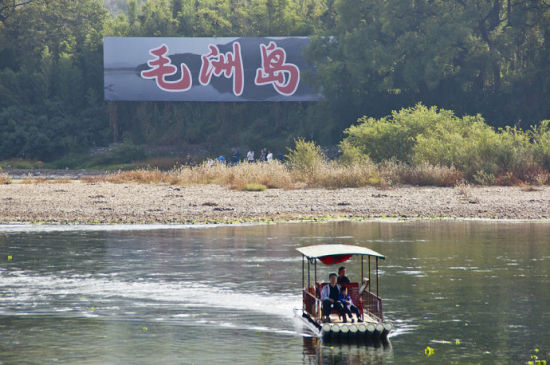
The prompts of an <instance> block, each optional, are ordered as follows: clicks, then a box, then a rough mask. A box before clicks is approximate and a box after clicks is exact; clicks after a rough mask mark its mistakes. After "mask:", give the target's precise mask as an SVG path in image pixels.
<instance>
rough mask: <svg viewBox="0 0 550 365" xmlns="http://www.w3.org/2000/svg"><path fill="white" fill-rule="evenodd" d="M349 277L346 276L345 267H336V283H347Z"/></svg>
mask: <svg viewBox="0 0 550 365" xmlns="http://www.w3.org/2000/svg"><path fill="white" fill-rule="evenodd" d="M349 283H350V281H349V278H348V277H347V276H346V267H345V266H340V268H339V269H338V284H349Z"/></svg>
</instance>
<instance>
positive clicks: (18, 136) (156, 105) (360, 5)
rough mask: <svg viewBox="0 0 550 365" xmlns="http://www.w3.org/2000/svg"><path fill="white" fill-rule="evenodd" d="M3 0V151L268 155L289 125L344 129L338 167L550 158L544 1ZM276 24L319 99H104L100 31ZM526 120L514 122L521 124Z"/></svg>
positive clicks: (150, 32)
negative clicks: (303, 46)
mask: <svg viewBox="0 0 550 365" xmlns="http://www.w3.org/2000/svg"><path fill="white" fill-rule="evenodd" d="M3 3H6V4H8V5H10V6H9V7H7V8H2V9H0V141H1V143H0V159H2V160H3V159H12V158H24V159H39V160H43V161H51V160H56V159H59V158H60V157H63V156H69V157H68V159H74V160H75V161H74V165H77V162H78V165H81V166H85V165H86V162H85V161H76V160H78V159H80V158H82V159H85V158H86V157H84V156H85V154H86V152H87V151H88V149H89V148H90V147H95V146H106V145H109V144H110V143H112V142H115V143H120V142H121V141H126V142H128V143H131V144H137V145H190V144H200V145H203V146H207V148H208V149H209V150H211V151H215V152H218V151H220V150H222V149H227V148H228V147H234V146H246V147H248V148H253V149H255V150H258V149H260V148H263V147H267V148H270V149H272V150H273V151H274V152H275V154H277V152H279V151H282V150H283V149H284V147H285V146H288V145H290V144H291V143H292V141H293V140H294V139H295V138H296V136H306V137H307V139H308V140H312V141H315V142H316V143H318V144H322V145H326V144H336V143H338V141H340V140H341V139H342V137H343V136H344V135H343V134H342V131H344V130H345V131H346V134H345V135H346V136H347V137H346V138H345V140H344V142H342V143H341V144H340V149H341V157H340V161H341V163H344V164H348V165H349V166H351V165H354V164H361V161H364V160H365V157H364V156H367V155H368V156H370V158H371V159H372V160H373V161H375V162H380V161H384V160H386V159H391V158H396V159H398V160H399V161H404V162H406V163H408V164H410V165H411V164H412V165H415V164H416V165H418V164H420V163H421V162H424V161H425V162H428V163H430V164H432V165H435V166H447V167H452V166H454V167H455V168H457V169H459V170H463V171H464V173H465V175H466V177H467V178H469V179H473V178H474V176H478V177H479V176H485V177H484V179H485V180H487V178H490V177H491V176H493V177H494V179H495V180H498V179H499V177H501V176H503V175H504V174H505V173H506V172H507V171H508V170H510V171H512V172H513V175H514V176H516V177H518V178H521V179H527V178H528V177H529V176H535V175H537V174H539V175H540V173H539V172H537V171H538V170H537V169H538V168H543V169H545V170H548V169H549V168H550V150H549V148H550V147H548V146H550V143H549V139H550V137H549V135H550V132H549V123H548V122H543V123H541V124H538V123H537V121H539V120H542V119H548V116H549V115H550V103H548V100H550V63H549V62H548V59H549V55H550V6H549V5H548V1H545V0H533V1H529V2H526V1H521V0H509V1H492V0H491V1H489V0H482V1H479V0H461V1H458V0H452V1H428V0H418V1H413V2H411V1H362V0H250V1H243V0H204V1H183V0H106V1H102V0H81V1H74V0H48V1H45V0H31V1H16V2H6V1H4V2H3ZM12 4H17V6H12ZM104 6H105V7H107V8H108V9H110V10H111V13H109V11H108V10H107V9H106V8H105V7H104ZM288 35H300V36H311V37H312V39H313V41H312V44H311V46H310V47H309V48H308V49H307V56H308V57H309V59H310V60H311V62H312V63H313V64H315V65H316V66H317V70H318V71H317V73H316V74H315V75H310V77H309V79H310V80H309V81H312V82H313V83H314V84H315V85H316V86H318V87H319V88H320V89H321V90H322V91H323V93H324V95H325V96H326V98H325V100H324V101H322V102H317V103H162V102H128V103H116V104H115V103H106V102H105V101H104V100H103V87H104V86H103V77H102V76H103V67H102V62H103V58H102V39H103V37H105V36H127V37H132V36H186V37H212V36H288ZM418 102H423V103H424V104H425V105H438V106H440V107H441V108H443V109H441V110H437V112H435V110H436V109H435V108H433V107H432V108H427V107H424V106H423V105H419V104H418ZM415 105H416V106H415ZM411 106H412V107H411ZM392 110H399V111H397V112H391V111H392ZM448 110H454V111H455V112H456V114H455V113H453V112H449V111H448ZM478 113H479V114H482V115H483V116H484V117H485V118H487V122H486V121H485V120H484V119H482V118H481V117H480V116H478ZM363 115H365V117H363V118H362V119H360V120H359V123H360V124H357V125H352V126H350V123H351V122H352V121H355V120H357V118H358V117H359V116H363ZM467 115H475V116H471V117H468V116H467ZM487 124H489V125H491V126H492V127H497V128H499V127H500V128H503V129H491V128H489V127H488V126H487ZM531 125H532V126H533V128H532V129H530V130H529V132H528V135H526V134H525V133H526V132H524V131H523V130H522V128H523V129H525V130H528V129H529V126H531ZM506 126H510V127H511V128H508V129H507V128H505V127H506ZM512 126H517V128H513V127H512ZM447 130H448V131H447ZM440 138H441V140H440ZM527 140H529V141H531V142H532V143H527V142H526V141H527ZM430 143H433V146H434V148H435V150H434V151H430V150H429V147H430ZM492 151H494V153H493V152H492ZM75 156H77V157H78V158H77V157H75ZM120 157H121V158H122V159H123V160H126V161H128V158H126V157H124V156H120ZM92 162H93V163H103V164H110V165H113V164H114V162H113V161H110V162H109V161H103V162H102V161H100V162H97V161H92ZM116 163H120V161H116ZM67 165H69V164H67ZM88 165H89V166H90V165H91V163H90V164H88Z"/></svg>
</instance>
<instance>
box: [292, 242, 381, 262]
mask: <svg viewBox="0 0 550 365" xmlns="http://www.w3.org/2000/svg"><path fill="white" fill-rule="evenodd" d="M296 250H297V251H298V252H300V253H301V254H302V255H304V256H306V257H308V258H316V259H317V258H320V257H325V256H335V255H363V256H374V257H378V258H381V259H385V257H384V255H381V254H379V253H378V252H376V251H373V250H371V249H370V248H367V247H361V246H354V245H341V244H332V245H314V246H305V247H299V248H297V249H296Z"/></svg>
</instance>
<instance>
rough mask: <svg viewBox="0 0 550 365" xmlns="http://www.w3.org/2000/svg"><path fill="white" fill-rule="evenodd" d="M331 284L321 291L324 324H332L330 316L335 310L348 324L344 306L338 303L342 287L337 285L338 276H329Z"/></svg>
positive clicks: (332, 274)
mask: <svg viewBox="0 0 550 365" xmlns="http://www.w3.org/2000/svg"><path fill="white" fill-rule="evenodd" d="M328 279H329V284H328V285H325V286H324V287H323V289H321V301H322V302H323V316H324V317H325V319H324V322H330V314H331V313H332V310H333V309H336V310H337V311H338V313H339V314H340V315H341V316H343V317H344V322H347V320H346V316H345V314H344V306H343V305H342V303H341V302H339V301H338V297H339V295H340V286H339V285H338V284H337V283H336V281H337V276H336V274H335V273H331V274H330V275H329V276H328Z"/></svg>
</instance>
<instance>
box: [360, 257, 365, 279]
mask: <svg viewBox="0 0 550 365" xmlns="http://www.w3.org/2000/svg"><path fill="white" fill-rule="evenodd" d="M364 278H365V277H364V276H363V255H361V284H363V279H364Z"/></svg>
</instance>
